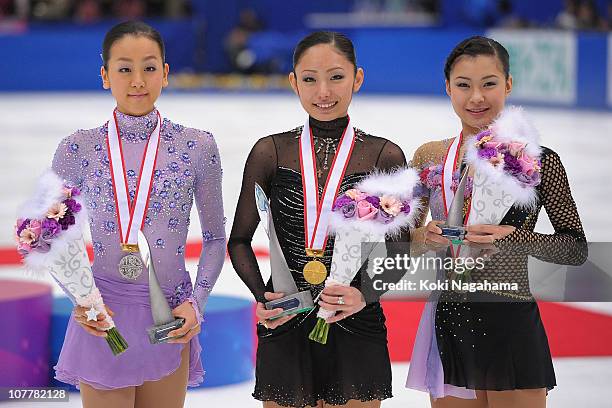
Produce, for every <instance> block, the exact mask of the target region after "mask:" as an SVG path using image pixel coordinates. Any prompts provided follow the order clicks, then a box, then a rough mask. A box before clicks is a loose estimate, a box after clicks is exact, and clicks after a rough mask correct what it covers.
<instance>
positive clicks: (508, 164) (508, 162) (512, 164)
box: [504, 154, 522, 176]
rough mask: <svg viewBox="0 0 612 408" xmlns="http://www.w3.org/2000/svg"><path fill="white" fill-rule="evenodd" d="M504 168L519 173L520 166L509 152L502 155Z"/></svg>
mask: <svg viewBox="0 0 612 408" xmlns="http://www.w3.org/2000/svg"><path fill="white" fill-rule="evenodd" d="M504 170H505V171H507V172H508V173H510V174H512V175H513V176H516V175H518V174H521V170H522V166H521V163H520V162H519V161H518V159H517V158H516V157H514V156H512V155H511V154H506V155H505V156H504Z"/></svg>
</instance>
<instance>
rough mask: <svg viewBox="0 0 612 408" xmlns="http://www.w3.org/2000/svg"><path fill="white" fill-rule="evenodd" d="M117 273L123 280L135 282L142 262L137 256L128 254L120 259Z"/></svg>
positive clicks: (140, 270)
mask: <svg viewBox="0 0 612 408" xmlns="http://www.w3.org/2000/svg"><path fill="white" fill-rule="evenodd" d="M119 273H120V274H121V276H123V277H124V278H125V279H129V280H136V279H138V277H139V276H140V274H141V273H142V261H141V260H140V257H139V256H138V255H134V254H129V255H126V256H124V257H123V258H121V261H120V262H119Z"/></svg>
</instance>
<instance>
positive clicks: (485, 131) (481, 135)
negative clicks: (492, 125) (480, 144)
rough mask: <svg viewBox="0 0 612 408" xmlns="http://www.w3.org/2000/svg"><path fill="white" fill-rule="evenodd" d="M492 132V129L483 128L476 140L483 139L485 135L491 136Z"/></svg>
mask: <svg viewBox="0 0 612 408" xmlns="http://www.w3.org/2000/svg"><path fill="white" fill-rule="evenodd" d="M490 134H491V130H490V129H487V130H483V131H482V132H480V133H479V134H478V135H476V140H480V139H482V138H483V137H485V136H489V135H490Z"/></svg>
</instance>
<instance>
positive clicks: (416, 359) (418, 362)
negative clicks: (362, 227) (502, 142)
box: [406, 176, 476, 399]
mask: <svg viewBox="0 0 612 408" xmlns="http://www.w3.org/2000/svg"><path fill="white" fill-rule="evenodd" d="M457 178H458V177H457V176H454V179H457ZM425 191H426V193H427V196H428V198H429V210H430V212H431V217H432V219H433V220H445V219H446V215H445V214H444V204H443V203H444V199H443V198H442V190H441V189H439V188H438V189H435V190H433V191H430V190H427V189H426V190H425ZM438 297H439V293H436V292H434V293H432V295H431V296H430V298H429V299H428V301H427V303H425V308H424V309H423V313H422V314H421V320H420V322H419V328H418V330H417V335H416V338H415V341H414V348H413V350H412V358H411V359H410V369H409V371H408V378H407V380H406V387H407V388H412V389H415V390H418V391H423V392H427V393H429V394H430V395H431V397H432V398H434V399H436V398H443V397H446V396H452V397H457V398H463V399H475V398H476V392H475V391H474V390H471V389H468V388H465V387H458V386H456V385H452V384H446V383H444V368H443V367H442V360H441V359H440V351H439V350H438V343H437V341H436V336H435V327H434V322H435V315H436V308H437V306H438Z"/></svg>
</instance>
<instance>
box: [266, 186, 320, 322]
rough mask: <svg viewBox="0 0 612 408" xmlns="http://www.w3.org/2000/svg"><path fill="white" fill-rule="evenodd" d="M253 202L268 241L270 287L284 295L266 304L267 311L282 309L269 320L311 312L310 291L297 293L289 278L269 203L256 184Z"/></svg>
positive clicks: (293, 283)
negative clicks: (255, 204)
mask: <svg viewBox="0 0 612 408" xmlns="http://www.w3.org/2000/svg"><path fill="white" fill-rule="evenodd" d="M255 202H256V203H257V211H258V212H259V218H260V219H261V222H262V224H263V226H264V229H265V231H266V234H267V235H268V238H269V240H270V246H269V248H270V268H271V275H272V286H273V287H274V292H281V293H284V294H285V296H284V297H283V298H281V299H277V300H271V301H269V302H266V304H265V307H266V309H268V310H272V309H277V308H281V309H283V312H282V313H281V314H279V315H278V316H274V317H272V318H271V319H270V320H274V319H278V318H279V317H281V316H286V315H292V314H297V313H301V312H305V311H308V310H311V309H312V308H314V302H313V300H312V294H311V293H310V290H304V291H301V292H300V291H298V288H297V285H296V284H295V281H294V280H293V276H291V271H290V270H289V266H288V265H287V261H286V260H285V256H284V255H283V251H282V250H281V247H280V244H279V243H278V237H277V236H276V230H275V229H274V221H273V220H272V213H271V212H270V202H269V200H268V198H267V197H266V193H265V192H264V191H263V189H262V188H261V187H260V186H259V184H257V183H255Z"/></svg>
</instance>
